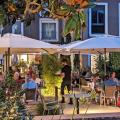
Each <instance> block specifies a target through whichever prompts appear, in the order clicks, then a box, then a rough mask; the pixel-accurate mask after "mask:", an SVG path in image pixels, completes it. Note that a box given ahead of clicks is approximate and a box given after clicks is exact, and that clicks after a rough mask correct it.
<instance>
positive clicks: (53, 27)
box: [39, 18, 59, 42]
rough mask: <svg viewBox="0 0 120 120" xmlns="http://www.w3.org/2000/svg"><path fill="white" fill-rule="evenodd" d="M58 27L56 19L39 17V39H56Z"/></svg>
mask: <svg viewBox="0 0 120 120" xmlns="http://www.w3.org/2000/svg"><path fill="white" fill-rule="evenodd" d="M58 29H59V28H58V20H53V19H50V18H40V30H39V33H40V34H39V35H40V36H39V37H40V40H43V41H48V42H49V41H58Z"/></svg>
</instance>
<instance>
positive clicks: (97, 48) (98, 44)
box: [63, 35, 120, 73]
mask: <svg viewBox="0 0 120 120" xmlns="http://www.w3.org/2000/svg"><path fill="white" fill-rule="evenodd" d="M63 47H64V48H65V49H66V50H67V49H69V50H70V52H80V53H86V52H87V53H93V54H99V53H105V54H106V52H120V37H118V36H112V35H103V36H101V37H94V38H90V39H87V40H84V41H82V42H81V41H80V42H78V43H76V42H75V43H72V44H71V45H70V46H69V47H68V46H63ZM105 73H106V64H105Z"/></svg>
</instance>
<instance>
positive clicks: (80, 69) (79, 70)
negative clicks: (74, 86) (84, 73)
mask: <svg viewBox="0 0 120 120" xmlns="http://www.w3.org/2000/svg"><path fill="white" fill-rule="evenodd" d="M80 64H81V61H80V52H79V90H80V87H81V83H80V77H81V76H80V72H81V71H80V70H81V66H80Z"/></svg>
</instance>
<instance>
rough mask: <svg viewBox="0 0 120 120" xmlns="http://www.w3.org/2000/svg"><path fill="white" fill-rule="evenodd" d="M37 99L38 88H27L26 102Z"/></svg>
mask: <svg viewBox="0 0 120 120" xmlns="http://www.w3.org/2000/svg"><path fill="white" fill-rule="evenodd" d="M36 101H37V90H36V88H34V89H25V103H29V102H34V103H35V102H36Z"/></svg>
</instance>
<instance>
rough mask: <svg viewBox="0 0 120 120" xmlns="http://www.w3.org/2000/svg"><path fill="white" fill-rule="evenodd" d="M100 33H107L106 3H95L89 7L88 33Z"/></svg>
mask: <svg viewBox="0 0 120 120" xmlns="http://www.w3.org/2000/svg"><path fill="white" fill-rule="evenodd" d="M101 34H108V5H107V3H96V6H95V7H94V8H91V9H89V35H90V36H92V35H93V36H94V35H95V36H96V35H101Z"/></svg>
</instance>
